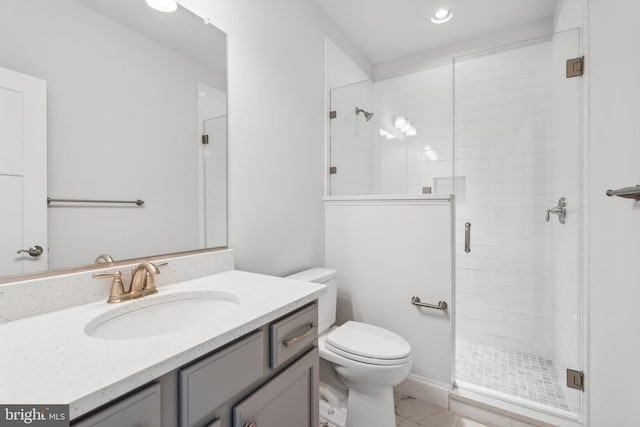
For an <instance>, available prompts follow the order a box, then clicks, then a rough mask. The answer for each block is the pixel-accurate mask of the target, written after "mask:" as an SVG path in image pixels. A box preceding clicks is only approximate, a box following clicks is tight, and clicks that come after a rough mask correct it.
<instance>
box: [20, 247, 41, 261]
mask: <svg viewBox="0 0 640 427" xmlns="http://www.w3.org/2000/svg"><path fill="white" fill-rule="evenodd" d="M17 253H19V254H21V253H25V254H29V255H31V256H32V257H34V258H37V257H39V256H40V255H42V254H43V253H44V249H43V248H42V246H38V245H35V246H31V247H30V248H29V249H20V250H19V251H18V252H17Z"/></svg>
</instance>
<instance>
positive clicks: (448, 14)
mask: <svg viewBox="0 0 640 427" xmlns="http://www.w3.org/2000/svg"><path fill="white" fill-rule="evenodd" d="M451 18H453V12H452V11H451V10H449V9H438V10H436V11H435V12H434V13H433V15H431V22H433V23H434V24H444V23H445V22H448V21H449V20H451Z"/></svg>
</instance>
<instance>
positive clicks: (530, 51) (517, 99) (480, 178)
mask: <svg viewBox="0 0 640 427" xmlns="http://www.w3.org/2000/svg"><path fill="white" fill-rule="evenodd" d="M550 68H551V43H548V42H547V43H540V44H536V45H532V46H527V47H522V48H518V49H514V50H509V51H504V52H500V53H494V54H490V55H487V56H482V57H473V58H468V59H466V58H463V59H461V60H456V63H455V108H456V111H455V145H456V148H455V175H456V176H464V177H465V178H466V200H465V202H464V205H461V206H458V208H457V209H456V241H457V242H458V243H457V244H458V248H457V252H456V253H457V256H456V276H457V277H456V303H457V317H456V320H457V324H456V328H457V330H456V334H457V337H458V338H459V339H462V340H467V341H472V342H474V343H479V344H485V345H489V346H494V347H499V348H502V349H506V350H511V351H517V352H522V353H529V354H535V355H539V356H542V357H544V358H545V359H551V360H552V359H553V358H554V356H555V354H554V344H555V343H554V339H555V338H554V289H553V287H552V283H553V282H552V277H551V276H552V272H553V265H552V263H551V257H550V256H549V255H548V254H550V253H551V252H550V249H551V248H550V247H549V244H550V243H549V242H550V234H549V230H550V228H549V227H547V226H546V225H545V224H546V223H545V222H544V221H543V220H542V219H543V217H544V212H545V209H546V208H548V207H549V206H547V204H548V202H547V201H546V200H545V194H546V193H548V192H549V191H550V189H551V188H550V187H551V175H550V170H549V168H550V160H549V159H550V153H551V112H552V103H551V70H550ZM466 222H470V223H471V224H472V229H471V230H472V232H471V236H472V237H471V248H472V250H471V252H470V253H465V252H464V250H463V247H462V245H463V242H464V224H465V223H466Z"/></svg>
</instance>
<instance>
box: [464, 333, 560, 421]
mask: <svg viewBox="0 0 640 427" xmlns="http://www.w3.org/2000/svg"><path fill="white" fill-rule="evenodd" d="M560 378H561V377H560V375H559V372H558V368H557V367H556V366H555V365H554V363H553V360H549V359H545V358H544V357H541V356H537V355H535V354H528V353H521V352H517V351H509V350H504V349H501V348H497V347H492V346H489V345H484V344H476V343H472V342H469V341H464V340H460V339H459V340H456V379H457V380H458V381H464V382H467V383H470V384H474V385H477V386H480V387H485V388H488V389H491V390H495V391H499V392H501V393H505V394H508V395H511V396H515V397H518V398H521V399H526V400H529V401H532V402H536V403H540V404H543V405H547V406H550V407H553V408H557V409H562V410H565V411H569V410H570V408H569V405H568V404H567V400H566V398H565V394H564V389H563V388H562V383H561V380H560Z"/></svg>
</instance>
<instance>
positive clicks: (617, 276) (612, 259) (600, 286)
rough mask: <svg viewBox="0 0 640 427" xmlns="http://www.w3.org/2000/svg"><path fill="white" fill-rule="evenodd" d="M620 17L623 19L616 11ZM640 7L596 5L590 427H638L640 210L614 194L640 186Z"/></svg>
mask: <svg viewBox="0 0 640 427" xmlns="http://www.w3.org/2000/svg"><path fill="white" fill-rule="evenodd" d="M611 11H615V13H611ZM638 16H640V2H637V1H636V0H611V1H606V2H605V1H596V0H591V1H589V21H588V22H589V27H588V39H589V51H588V52H587V68H586V76H587V78H588V82H589V92H590V102H589V110H590V113H589V129H588V130H589V147H588V157H587V158H588V160H587V161H588V169H587V170H588V175H587V177H586V178H587V185H588V191H587V197H588V200H587V206H588V213H589V216H588V218H587V220H588V224H587V234H588V238H589V245H588V247H589V253H588V256H587V274H588V282H589V298H588V305H587V313H588V315H589V328H590V329H589V331H590V336H589V370H588V377H587V388H588V390H589V396H590V406H589V409H590V424H591V425H592V426H594V427H599V426H620V427H626V426H637V425H638V402H640V388H638V383H639V382H640V374H638V370H637V369H635V366H636V365H637V361H638V354H640V338H639V337H638V329H639V326H638V325H640V310H638V302H639V301H640V285H639V284H638V280H639V279H638V274H637V271H636V270H637V269H635V268H634V266H636V265H637V264H638V260H639V259H640V250H639V249H638V248H639V246H638V237H640V207H639V205H638V203H636V202H633V201H632V200H625V199H620V198H610V197H607V196H605V195H604V192H605V191H606V190H608V189H610V188H619V187H626V186H632V185H635V184H638V183H640V168H638V159H639V158H640V143H639V142H638V141H640V120H638V117H640V109H639V108H638V99H640V80H639V79H637V78H636V77H635V74H634V72H633V71H632V72H626V71H625V70H638V69H640V56H638V55H636V54H634V52H637V49H638V40H640V26H638Z"/></svg>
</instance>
